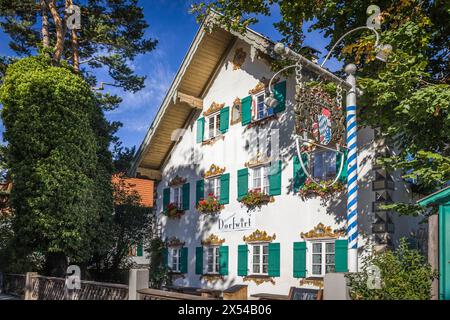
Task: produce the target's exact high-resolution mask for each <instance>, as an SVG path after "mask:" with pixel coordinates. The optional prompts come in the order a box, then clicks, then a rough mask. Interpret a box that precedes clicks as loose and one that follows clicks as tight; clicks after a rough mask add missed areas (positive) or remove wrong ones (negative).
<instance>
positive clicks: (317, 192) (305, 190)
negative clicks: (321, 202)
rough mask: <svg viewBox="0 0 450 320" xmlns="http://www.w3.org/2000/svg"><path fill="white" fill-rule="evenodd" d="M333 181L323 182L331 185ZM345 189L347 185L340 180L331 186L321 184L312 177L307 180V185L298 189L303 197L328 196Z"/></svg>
mask: <svg viewBox="0 0 450 320" xmlns="http://www.w3.org/2000/svg"><path fill="white" fill-rule="evenodd" d="M331 182H332V181H322V184H325V185H329V184H331ZM344 190H345V185H344V184H343V183H342V182H340V181H339V180H338V181H337V182H336V183H335V184H333V185H332V186H329V187H323V186H320V185H318V184H316V183H314V182H313V181H311V179H307V180H306V181H305V185H304V186H303V187H302V188H301V189H300V190H299V191H298V193H299V195H300V196H301V197H302V198H311V197H320V198H327V197H330V196H332V195H334V194H335V193H339V192H342V191H344Z"/></svg>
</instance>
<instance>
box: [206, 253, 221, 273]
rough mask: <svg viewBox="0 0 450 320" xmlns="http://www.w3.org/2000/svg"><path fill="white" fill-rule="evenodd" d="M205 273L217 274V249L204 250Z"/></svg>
mask: <svg viewBox="0 0 450 320" xmlns="http://www.w3.org/2000/svg"><path fill="white" fill-rule="evenodd" d="M206 272H207V273H219V247H207V248H206Z"/></svg>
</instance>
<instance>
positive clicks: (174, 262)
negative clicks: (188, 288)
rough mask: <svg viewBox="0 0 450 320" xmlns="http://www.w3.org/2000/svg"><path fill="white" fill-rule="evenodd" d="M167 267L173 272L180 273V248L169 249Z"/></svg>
mask: <svg viewBox="0 0 450 320" xmlns="http://www.w3.org/2000/svg"><path fill="white" fill-rule="evenodd" d="M169 267H170V268H171V269H172V271H174V272H180V270H181V248H171V249H170V260H169Z"/></svg>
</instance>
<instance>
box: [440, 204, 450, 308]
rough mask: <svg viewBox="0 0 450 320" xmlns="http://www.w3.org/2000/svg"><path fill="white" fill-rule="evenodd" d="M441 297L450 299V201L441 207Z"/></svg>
mask: <svg viewBox="0 0 450 320" xmlns="http://www.w3.org/2000/svg"><path fill="white" fill-rule="evenodd" d="M439 256H440V257H439V261H440V268H439V269H440V272H439V273H440V278H439V298H440V299H441V300H450V203H447V204H444V205H441V206H440V208H439Z"/></svg>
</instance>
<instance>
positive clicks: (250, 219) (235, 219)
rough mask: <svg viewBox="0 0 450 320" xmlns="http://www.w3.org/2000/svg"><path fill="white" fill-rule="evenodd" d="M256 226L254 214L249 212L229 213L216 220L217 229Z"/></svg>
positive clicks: (240, 228) (250, 227)
mask: <svg viewBox="0 0 450 320" xmlns="http://www.w3.org/2000/svg"><path fill="white" fill-rule="evenodd" d="M255 226H256V224H255V216H254V215H253V214H251V213H246V212H245V213H231V214H228V215H224V216H221V217H220V218H219V220H218V227H219V231H222V232H227V231H239V230H252V229H254V228H255Z"/></svg>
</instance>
